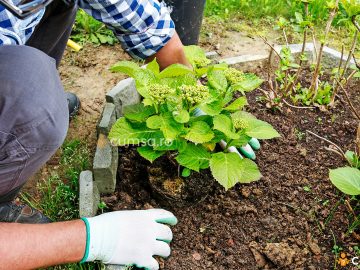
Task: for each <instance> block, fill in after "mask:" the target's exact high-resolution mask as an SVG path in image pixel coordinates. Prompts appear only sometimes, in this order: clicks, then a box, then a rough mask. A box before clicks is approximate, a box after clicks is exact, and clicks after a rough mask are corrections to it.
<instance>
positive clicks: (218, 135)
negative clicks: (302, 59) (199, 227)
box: [109, 46, 279, 189]
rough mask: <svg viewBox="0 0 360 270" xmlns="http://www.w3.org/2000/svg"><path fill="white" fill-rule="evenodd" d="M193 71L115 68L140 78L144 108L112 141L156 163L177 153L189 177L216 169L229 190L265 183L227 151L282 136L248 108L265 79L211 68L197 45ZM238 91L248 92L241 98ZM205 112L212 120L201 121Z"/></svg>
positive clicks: (120, 125)
mask: <svg viewBox="0 0 360 270" xmlns="http://www.w3.org/2000/svg"><path fill="white" fill-rule="evenodd" d="M185 51H186V55H187V58H188V60H189V62H190V63H191V64H192V66H193V69H191V68H189V67H187V66H184V65H180V64H174V65H171V66H169V67H167V68H166V69H164V70H162V71H160V69H159V65H158V64H157V62H156V59H154V60H153V61H152V62H151V63H149V64H148V65H147V66H146V67H145V68H144V67H140V66H139V65H137V64H135V63H133V62H128V61H122V62H119V63H117V64H116V65H115V66H113V67H112V68H111V70H113V71H117V72H122V73H125V74H127V75H129V76H131V77H133V78H134V79H135V82H136V88H137V90H138V92H139V93H140V95H141V96H142V97H143V99H142V103H140V104H136V105H132V106H127V107H125V108H124V109H123V112H124V116H123V117H121V118H119V119H118V121H117V122H116V123H115V124H114V126H113V127H112V129H111V131H110V134H109V138H110V140H111V142H112V143H113V144H114V145H118V146H124V145H137V151H138V152H139V154H140V155H141V156H142V157H144V158H145V159H147V160H149V161H150V162H153V161H154V160H156V159H157V158H159V157H160V156H162V155H165V154H166V153H169V152H171V155H169V156H171V157H174V158H175V160H176V161H177V162H178V164H179V166H182V167H183V168H184V169H183V173H182V175H183V176H188V175H189V174H190V172H191V170H193V171H197V172H199V171H200V170H204V169H207V168H210V170H211V172H212V175H213V176H214V178H215V179H216V180H217V181H218V182H219V183H220V184H221V185H222V186H223V187H224V188H225V189H228V188H231V187H233V186H234V185H235V184H236V183H238V182H240V183H249V182H252V181H256V180H259V179H260V177H261V174H260V172H259V169H258V167H257V165H256V164H255V163H254V162H253V161H251V160H250V159H246V158H242V157H241V156H239V155H238V154H236V153H231V152H228V151H227V150H226V149H225V150H223V151H219V150H218V148H216V144H217V143H219V142H220V141H221V140H223V141H225V142H226V143H227V147H230V146H236V147H241V146H243V145H246V144H247V143H248V141H249V140H250V139H251V138H252V137H254V138H258V139H271V138H274V137H278V136H279V134H278V132H277V131H276V130H275V129H274V128H273V127H272V126H271V125H270V124H268V123H266V122H264V121H261V120H259V119H257V118H256V117H255V116H253V115H251V114H250V113H248V112H245V111H243V109H244V107H245V106H246V105H248V102H247V99H246V97H245V93H246V92H249V91H252V90H254V89H256V88H257V87H258V86H259V85H260V84H261V83H262V80H261V79H259V78H258V77H257V76H255V75H254V74H245V73H243V72H241V71H239V70H237V69H234V68H229V67H228V66H227V65H226V64H211V62H210V60H209V59H207V58H206V56H205V53H204V52H203V51H202V50H201V49H200V48H199V47H197V46H189V47H186V48H185ZM237 92H240V93H242V95H240V96H239V97H237V98H235V94H236V93H237ZM199 109H200V110H201V111H203V112H205V113H206V115H201V116H197V114H196V111H197V110H199Z"/></svg>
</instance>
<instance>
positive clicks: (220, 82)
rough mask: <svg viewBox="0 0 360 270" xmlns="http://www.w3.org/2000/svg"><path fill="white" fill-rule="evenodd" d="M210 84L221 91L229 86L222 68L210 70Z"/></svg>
mask: <svg viewBox="0 0 360 270" xmlns="http://www.w3.org/2000/svg"><path fill="white" fill-rule="evenodd" d="M207 77H208V80H209V84H210V85H211V86H212V87H214V88H215V89H217V90H219V91H220V92H224V91H225V90H226V89H227V87H228V82H227V79H226V77H225V74H224V72H223V71H221V70H214V69H212V70H210V71H209V72H208V75H207Z"/></svg>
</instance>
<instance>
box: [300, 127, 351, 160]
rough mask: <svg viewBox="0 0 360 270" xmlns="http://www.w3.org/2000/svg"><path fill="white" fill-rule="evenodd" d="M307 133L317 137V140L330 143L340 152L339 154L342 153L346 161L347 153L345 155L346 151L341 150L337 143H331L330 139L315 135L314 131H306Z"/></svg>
mask: <svg viewBox="0 0 360 270" xmlns="http://www.w3.org/2000/svg"><path fill="white" fill-rule="evenodd" d="M306 132H307V133H310V134H311V135H313V136H315V137H317V138H319V139H321V140H323V141H325V142H327V143H330V144H331V145H332V146H334V147H335V148H336V149H337V150H339V152H340V153H341V155H342V156H343V158H344V159H345V160H346V157H345V153H344V151H343V150H342V149H341V148H340V146H338V145H337V144H336V143H333V142H332V141H330V140H328V139H326V138H324V137H321V136H320V135H317V134H316V133H314V132H312V131H310V130H306Z"/></svg>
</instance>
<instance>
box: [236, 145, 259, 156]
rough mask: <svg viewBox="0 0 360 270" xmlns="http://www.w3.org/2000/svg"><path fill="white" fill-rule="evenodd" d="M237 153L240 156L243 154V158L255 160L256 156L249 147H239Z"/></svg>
mask: <svg viewBox="0 0 360 270" xmlns="http://www.w3.org/2000/svg"><path fill="white" fill-rule="evenodd" d="M239 151H240V153H241V154H243V155H244V156H245V157H247V158H249V159H252V160H255V159H256V155H255V152H254V151H253V150H252V148H251V147H250V145H248V144H247V145H245V146H244V147H240V148H239Z"/></svg>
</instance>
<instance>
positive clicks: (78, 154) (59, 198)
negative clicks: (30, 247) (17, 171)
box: [21, 140, 104, 270]
mask: <svg viewBox="0 0 360 270" xmlns="http://www.w3.org/2000/svg"><path fill="white" fill-rule="evenodd" d="M59 163H60V164H59V166H58V167H57V168H56V171H54V172H52V173H51V175H50V176H49V177H48V178H47V179H46V180H44V181H39V182H38V185H37V189H38V197H39V198H40V199H35V198H33V197H32V196H30V195H29V194H28V193H22V194H21V199H22V200H24V201H25V202H27V203H28V204H29V205H31V206H32V207H34V208H37V209H40V210H41V211H43V213H44V214H45V215H47V216H48V217H50V218H51V219H52V220H54V221H66V220H72V219H77V218H79V205H78V202H79V175H80V172H81V171H83V170H86V169H89V167H90V151H89V148H88V146H87V144H85V143H83V142H81V141H79V140H71V141H67V142H65V143H64V144H63V146H62V147H61V156H60V162H59ZM48 269H53V270H63V269H67V270H97V269H104V267H103V266H102V265H101V264H98V263H86V264H81V265H80V264H68V265H62V266H55V267H50V268H48Z"/></svg>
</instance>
